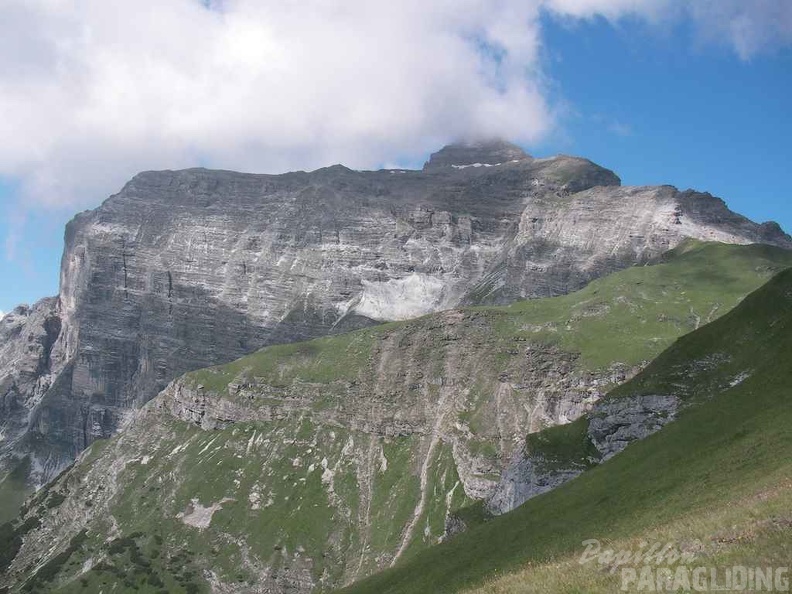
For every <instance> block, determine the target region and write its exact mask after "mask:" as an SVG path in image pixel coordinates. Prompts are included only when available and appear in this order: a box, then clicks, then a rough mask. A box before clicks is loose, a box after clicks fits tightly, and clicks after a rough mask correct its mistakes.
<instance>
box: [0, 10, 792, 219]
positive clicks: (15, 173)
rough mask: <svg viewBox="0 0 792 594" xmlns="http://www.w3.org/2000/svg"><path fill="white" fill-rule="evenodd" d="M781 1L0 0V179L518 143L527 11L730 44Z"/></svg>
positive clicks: (69, 188)
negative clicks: (622, 21)
mask: <svg viewBox="0 0 792 594" xmlns="http://www.w3.org/2000/svg"><path fill="white" fill-rule="evenodd" d="M791 4H792V3H790V2H787V1H786V0H753V1H752V2H744V1H742V0H400V1H399V2H393V1H392V0H346V1H344V2H333V1H331V0H301V1H300V2H296V1H295V0H279V1H275V0H211V1H207V0H169V1H168V2H155V1H154V0H114V1H113V2H107V1H106V0H78V1H77V2H75V1H73V0H72V1H68V0H3V2H2V8H1V10H2V19H0V113H2V114H3V117H2V118H0V138H2V139H3V140H2V142H0V176H5V177H10V178H14V179H16V180H18V181H19V185H20V188H21V190H22V192H23V194H24V195H25V196H26V200H28V201H32V202H37V203H40V204H42V203H43V204H68V205H69V206H70V207H76V206H81V205H93V204H95V203H97V202H98V201H99V200H100V199H101V198H103V197H104V196H106V195H108V194H109V193H111V192H112V191H114V190H116V189H117V188H118V187H120V185H121V184H122V183H123V181H124V180H125V179H127V178H128V177H129V176H130V175H132V174H133V173H135V172H136V171H138V170H141V169H150V168H157V169H162V168H178V167H187V166H193V165H196V164H206V165H210V166H212V167H226V168H233V169H241V170H251V171H278V170H286V169H291V168H297V167H299V168H306V169H309V168H313V167H317V166H321V165H326V164H329V163H333V162H344V163H346V164H348V165H350V166H354V167H366V166H374V165H377V164H378V163H381V162H383V161H386V160H387V161H390V160H392V159H394V158H401V159H410V158H417V157H419V156H421V155H423V154H424V153H425V152H426V151H427V150H429V149H432V148H435V147H436V146H438V145H439V144H441V143H442V142H444V141H446V140H449V139H452V138H455V137H462V136H471V135H504V136H507V137H509V138H511V139H513V140H516V141H518V142H523V143H527V144H530V143H531V142H533V141H535V140H537V139H540V138H541V137H543V136H544V135H546V134H547V133H548V132H549V131H550V130H552V129H553V124H554V118H553V106H550V105H548V103H547V101H546V99H545V95H544V93H543V75H542V72H541V68H540V64H539V60H538V51H539V47H540V43H541V21H540V16H541V14H542V11H543V10H549V11H550V12H552V13H553V14H555V15H560V16H564V17H569V18H587V17H591V16H594V15H603V16H605V17H606V18H610V19H613V20H617V19H619V18H621V17H623V16H625V15H637V16H639V17H641V18H646V19H649V20H652V21H662V20H664V19H671V18H691V19H693V20H694V21H695V23H697V27H698V28H699V29H700V30H701V31H702V34H703V35H705V36H706V37H707V38H711V39H716V40H717V39H724V38H725V39H728V40H730V43H731V44H732V45H733V47H734V48H735V51H737V52H738V53H739V54H740V55H741V56H743V57H746V58H747V57H750V56H752V55H753V54H754V53H755V52H757V51H761V50H762V49H765V48H767V47H769V46H772V45H775V44H779V43H787V42H789V41H790V38H792V33H790V29H792V25H791V23H792V18H790V5H791ZM207 6H209V7H210V8H207ZM75 7H76V8H75Z"/></svg>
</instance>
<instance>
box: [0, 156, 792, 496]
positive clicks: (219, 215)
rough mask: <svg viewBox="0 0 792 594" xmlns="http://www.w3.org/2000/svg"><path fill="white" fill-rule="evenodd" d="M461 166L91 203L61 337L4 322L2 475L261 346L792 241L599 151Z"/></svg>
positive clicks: (80, 440) (44, 466)
mask: <svg viewBox="0 0 792 594" xmlns="http://www.w3.org/2000/svg"><path fill="white" fill-rule="evenodd" d="M455 150H457V149H453V147H451V152H452V153H453V152H454V151H455ZM464 150H468V149H464ZM464 150H463V152H464ZM515 150H516V149H513V148H511V147H510V146H506V147H504V146H502V145H497V146H496V147H495V148H494V149H493V150H491V151H490V150H489V149H486V148H485V150H484V153H483V154H482V153H481V152H480V147H479V148H476V147H474V148H472V149H469V152H468V153H465V154H466V155H467V156H466V157H465V158H464V159H462V160H463V161H466V160H468V161H469V160H472V159H483V160H485V161H495V159H500V158H502V155H503V154H507V156H508V155H512V156H514V155H517V153H515V152H514V151H515ZM470 151H472V152H470ZM476 151H479V152H476ZM488 151H489V152H488ZM503 151H506V153H504V152H503ZM509 151H512V152H509ZM442 152H443V151H440V153H442ZM446 152H448V151H446ZM436 154H437V153H436ZM457 154H458V153H457ZM446 156H447V155H446ZM452 157H453V155H452ZM438 158H439V157H438ZM453 158H458V157H453ZM430 161H431V158H430ZM441 161H442V159H441ZM476 162H479V161H476ZM455 164H456V165H465V164H466V163H449V166H448V167H441V168H439V169H438V170H434V171H428V172H423V171H409V172H405V173H401V172H402V171H406V170H381V171H375V172H356V171H352V170H349V169H347V168H344V167H331V168H325V169H321V170H317V171H314V172H311V173H305V172H295V173H287V174H281V175H261V174H239V173H235V172H223V171H211V170H196V169H192V170H181V171H172V172H145V173H141V174H139V175H137V176H135V177H134V178H133V179H132V180H130V182H128V183H127V184H126V185H125V186H124V188H123V189H122V190H121V191H120V192H119V193H117V194H114V195H113V196H111V197H110V198H108V199H107V200H106V201H105V202H104V203H103V204H102V205H101V206H100V207H98V208H97V209H95V210H93V211H87V212H84V213H81V214H79V215H77V216H76V217H75V218H74V219H73V220H72V221H71V222H70V223H69V224H68V225H67V229H66V233H65V239H66V246H65V250H64V256H63V261H62V267H61V290H60V294H59V296H58V298H56V299H55V300H54V301H52V300H50V301H47V302H42V305H38V306H34V307H33V308H31V310H30V311H39V310H40V309H41V310H42V311H43V310H46V312H44V313H42V315H43V316H44V317H45V318H47V319H52V320H53V321H52V325H51V326H50V328H54V327H56V326H57V327H58V332H57V335H56V336H54V337H53V336H52V335H51V333H48V332H46V331H44V332H43V333H42V326H41V324H40V317H41V316H39V314H36V315H32V316H31V315H27V314H25V315H22V314H19V315H17V316H16V317H15V318H14V320H15V321H13V324H12V321H11V319H9V317H8V316H6V317H5V318H4V319H3V321H2V324H3V327H6V328H8V329H9V334H7V335H6V336H7V344H8V352H9V355H8V356H7V357H5V358H0V386H3V387H4V390H3V393H2V394H1V395H0V397H2V403H3V409H4V410H5V411H6V412H7V415H6V416H5V418H4V419H3V421H2V427H0V429H2V432H3V439H2V441H0V472H9V471H10V470H11V468H12V466H14V464H16V461H18V460H20V459H22V458H24V457H26V456H31V457H32V458H31V459H32V460H33V461H34V463H33V464H32V466H31V468H32V475H31V478H30V484H31V486H40V485H41V484H44V483H45V482H46V481H47V480H49V479H50V478H52V477H53V476H55V475H56V474H57V473H58V472H59V471H60V470H62V469H63V468H64V467H65V466H66V465H68V464H69V463H70V462H71V461H72V460H73V459H74V457H75V456H76V455H77V454H78V453H79V452H80V451H81V450H82V449H83V448H85V447H86V446H87V445H89V444H90V443H91V442H92V441H93V440H95V439H98V438H106V437H109V436H111V435H113V434H114V433H115V432H116V431H117V430H118V428H119V427H120V426H122V425H123V423H124V422H125V419H126V418H127V416H128V415H129V414H131V412H132V411H134V410H136V409H137V408H139V407H140V406H141V405H143V404H144V403H145V402H147V401H148V400H149V399H151V398H153V397H154V396H155V395H156V394H157V393H158V392H159V391H161V390H162V389H164V388H165V386H167V385H168V383H169V382H170V381H171V380H172V379H174V378H175V377H177V376H178V375H180V374H181V373H183V372H186V371H189V370H190V369H197V368H201V367H205V366H207V365H211V364H217V363H222V362H226V361H231V360H234V359H236V358H238V357H240V356H242V355H245V354H247V353H250V352H252V351H254V350H256V349H257V348H260V347H262V346H265V345H267V344H275V343H288V342H293V341H296V340H304V339H308V338H312V337H316V336H322V335H326V334H331V333H340V332H344V331H347V330H350V329H354V328H359V327H365V326H369V325H372V324H374V323H377V322H382V321H387V320H394V319H406V318H411V317H415V316H419V315H423V314H426V313H430V312H433V311H438V310H442V309H447V308H450V307H454V306H458V305H466V304H487V303H492V304H504V303H510V302H512V301H515V300H517V299H522V298H535V297H543V296H549V295H558V294H564V293H568V292H569V291H572V290H575V289H578V288H580V287H582V286H583V285H585V284H586V283H587V282H589V281H590V280H592V279H595V278H598V277H601V276H603V275H606V274H608V273H609V272H613V271H615V270H618V269H622V268H625V267H627V266H631V265H633V264H636V263H639V264H640V263H645V262H647V261H649V260H651V259H652V258H654V257H657V256H659V255H660V254H662V253H663V252H665V251H667V250H668V249H670V248H673V247H674V246H675V245H678V244H679V243H680V242H682V241H684V240H685V239H687V238H691V237H692V238H695V239H701V240H718V241H725V242H730V243H752V242H763V243H774V244H776V245H779V246H783V247H792V240H790V238H789V236H787V235H785V234H784V233H783V232H782V231H781V230H780V228H776V227H773V226H761V225H757V224H755V223H752V222H750V221H748V220H747V219H745V218H744V217H741V216H740V215H736V214H734V213H732V212H731V211H729V210H728V209H727V208H726V206H725V204H724V203H723V202H722V201H720V200H718V199H715V198H713V197H711V196H709V195H706V194H698V193H692V192H678V191H676V190H675V189H672V188H670V187H639V188H632V187H622V186H620V185H619V183H620V182H619V180H618V177H616V176H615V174H613V173H612V172H610V171H608V170H606V169H604V168H602V167H599V166H597V165H595V164H593V163H592V162H590V161H588V160H585V159H580V158H570V157H554V158H549V159H533V158H531V157H528V156H524V157H520V158H518V159H516V160H515V159H512V160H511V161H507V162H505V163H502V164H501V165H497V166H495V165H494V163H489V164H492V165H494V166H492V167H466V168H463V169H456V168H454V167H451V166H450V165H455ZM467 164H470V163H467ZM28 323H29V326H27V325H26V324H28ZM17 327H19V328H20V329H19V331H17V330H13V336H11V334H10V333H11V332H12V328H17ZM29 337H33V338H32V339H31V340H32V341H33V348H32V350H31V349H30V348H29V347H30V342H29V341H28V338H29ZM35 337H39V338H35ZM53 338H54V339H53ZM42 341H43V342H42ZM36 345H38V346H36ZM41 345H44V348H40V347H41ZM27 369H41V370H42V371H41V373H37V374H33V375H30V374H29V373H28V372H27V371H25V370H27Z"/></svg>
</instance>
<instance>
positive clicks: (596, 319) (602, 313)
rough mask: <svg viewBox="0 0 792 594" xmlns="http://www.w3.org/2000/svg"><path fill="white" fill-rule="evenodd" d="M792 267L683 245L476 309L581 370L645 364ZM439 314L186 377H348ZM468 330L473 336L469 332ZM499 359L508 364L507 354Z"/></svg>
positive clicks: (222, 384)
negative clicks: (580, 281) (572, 358)
mask: <svg viewBox="0 0 792 594" xmlns="http://www.w3.org/2000/svg"><path fill="white" fill-rule="evenodd" d="M789 267H792V252H790V251H788V250H783V249H780V248H775V247H772V246H766V245H747V246H739V245H726V244H719V243H701V242H697V241H693V240H690V241H687V242H685V243H683V244H682V245H681V246H679V247H678V248H676V249H675V250H672V251H671V252H669V253H668V254H667V255H666V256H665V258H664V261H661V262H658V263H656V264H654V265H651V266H636V267H633V268H629V269H627V270H624V271H621V272H617V273H615V274H612V275H610V276H607V277H605V278H601V279H598V280H595V281H593V282H592V283H590V284H589V285H588V286H587V287H585V288H584V289H582V290H580V291H578V292H576V293H572V294H570V295H564V296H559V297H554V298H546V299H538V300H531V301H521V302H518V303H515V304H513V305H510V306H505V307H477V308H471V309H470V310H468V311H471V312H476V313H477V314H478V318H477V320H478V322H479V325H480V323H481V320H482V318H483V319H484V320H486V322H487V323H488V324H489V327H487V328H486V330H487V331H488V332H490V331H491V332H492V333H493V336H492V338H494V339H496V340H497V339H502V340H503V341H505V342H514V341H532V342H540V343H545V344H550V345H556V346H558V347H559V348H561V349H563V350H564V351H567V352H572V353H579V354H580V356H581V358H582V362H583V363H584V365H585V366H586V368H587V369H592V370H593V369H601V368H603V367H607V366H609V365H610V364H612V363H613V362H614V361H619V362H622V363H624V364H627V365H634V364H638V363H640V362H642V361H649V360H651V359H653V358H654V357H655V356H657V354H659V353H660V352H661V351H662V350H663V349H664V348H665V347H667V346H668V345H669V344H670V343H671V342H672V341H673V340H674V339H676V338H677V337H678V336H680V335H682V334H685V333H687V332H690V331H692V330H695V329H696V328H698V327H700V326H702V325H704V324H706V323H708V322H711V321H713V320H715V319H717V318H718V317H720V316H721V315H723V314H724V313H726V312H727V311H729V310H730V309H731V308H733V307H734V306H735V305H736V304H737V303H739V301H740V300H741V299H742V298H743V297H744V296H745V295H747V294H748V293H749V292H751V291H753V290H755V289H757V288H758V287H760V286H761V285H762V284H763V283H764V282H766V281H767V280H768V279H770V277H772V276H773V275H774V274H776V273H778V272H779V271H781V270H783V269H785V268H789ZM435 319H437V314H435V315H429V316H426V317H424V318H421V319H420V320H413V321H409V322H395V323H389V324H384V325H382V326H377V327H374V328H367V329H364V330H359V331H356V332H351V333H349V334H345V335H342V336H332V337H324V338H319V339H316V340H313V341H310V342H305V343H297V344H288V345H279V346H273V347H267V348H265V349H262V350H261V351H259V352H257V353H254V354H253V355H250V356H248V357H243V358H242V359H239V360H237V361H235V362H233V363H230V364H227V365H222V366H218V367H210V368H207V369H203V370H200V371H196V372H192V373H189V374H187V376H186V377H187V378H189V379H190V380H192V381H194V382H196V383H198V384H201V385H204V386H205V387H206V388H207V389H210V390H214V391H218V392H222V391H225V389H226V388H227V386H228V384H229V383H232V382H233V381H234V380H237V379H239V378H240V377H259V378H264V379H265V380H266V381H267V383H269V384H270V385H274V386H285V385H288V384H291V383H293V382H295V381H301V382H307V383H324V384H327V383H332V382H334V381H342V380H353V379H355V378H357V376H358V374H359V373H360V371H361V369H362V368H364V367H365V366H366V364H367V363H368V362H369V361H370V358H371V354H372V349H373V348H374V347H375V345H376V343H377V341H378V340H379V339H380V338H381V337H382V336H384V335H388V334H389V333H391V332H394V331H400V330H402V329H405V328H407V329H409V328H411V327H414V326H415V325H416V324H420V323H424V324H429V325H431V324H433V323H434V322H433V320H435ZM470 330H474V329H473V328H471V329H470ZM504 350H505V351H506V352H503V353H501V354H502V355H503V357H504V358H508V356H509V353H508V349H504Z"/></svg>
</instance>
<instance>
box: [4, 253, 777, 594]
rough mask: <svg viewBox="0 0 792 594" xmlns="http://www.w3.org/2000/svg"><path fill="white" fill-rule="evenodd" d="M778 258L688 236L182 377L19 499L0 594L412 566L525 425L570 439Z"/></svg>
mask: <svg viewBox="0 0 792 594" xmlns="http://www.w3.org/2000/svg"><path fill="white" fill-rule="evenodd" d="M789 266H792V253H790V252H789V251H786V250H781V249H777V248H772V247H769V246H758V245H752V246H728V245H722V244H705V245H702V244H698V243H691V242H689V243H686V244H684V245H683V246H681V247H680V248H678V249H677V250H675V251H674V252H672V253H671V254H669V255H668V256H667V258H666V261H665V262H664V263H656V264H653V265H651V266H640V267H632V268H629V269H627V270H624V271H621V272H618V273H615V274H612V275H610V276H608V277H606V278H603V279H599V280H596V281H594V282H592V283H591V284H590V285H588V286H587V287H586V288H585V289H583V290H581V291H578V292H576V293H573V294H570V295H566V296H560V297H555V298H547V299H538V300H532V301H525V302H520V303H515V304H513V305H511V306H508V307H477V308H463V309H458V310H452V311H447V312H442V313H438V314H433V315H429V316H425V317H422V318H420V319H417V320H411V321H407V322H394V323H388V324H382V325H378V326H375V327H371V328H365V329H361V330H358V331H355V332H351V333H348V334H344V335H342V336H334V337H324V338H320V339H316V340H313V341H310V342H304V343H298V344H289V345H277V346H270V347H267V348H265V349H263V350H261V351H259V352H257V353H254V354H252V355H249V356H246V357H243V358H242V359H239V360H237V361H235V362H233V363H230V364H226V365H222V366H218V367H213V368H208V369H203V370H199V371H195V372H191V373H189V374H187V375H185V376H183V377H181V378H179V379H178V380H176V381H174V382H173V383H172V384H170V386H169V387H168V388H167V389H166V390H165V391H163V392H162V393H161V394H160V395H159V396H158V397H157V398H155V399H154V400H153V401H151V402H150V403H149V404H147V405H146V406H145V407H144V408H143V409H142V410H141V411H138V412H137V413H136V414H135V418H134V419H133V420H132V422H131V423H130V425H129V426H128V427H126V429H125V430H123V431H122V432H121V433H120V435H118V436H117V437H115V438H113V439H111V440H107V441H101V442H98V443H95V444H93V445H92V446H91V447H90V449H89V450H88V451H87V452H85V453H84V454H83V455H82V456H81V458H80V460H79V461H78V463H77V464H76V465H75V466H74V467H73V468H71V469H70V470H69V471H67V472H66V473H64V474H63V475H62V476H61V477H59V478H58V479H57V480H56V481H55V482H54V483H53V484H51V485H50V486H48V487H47V488H46V489H44V490H42V491H41V492H40V493H38V494H37V495H36V496H35V497H34V498H32V499H31V500H29V501H28V503H27V504H26V506H25V510H24V514H23V517H22V518H21V519H20V520H19V521H18V522H17V523H16V524H15V525H14V526H13V528H12V532H13V534H14V535H15V536H16V537H18V542H17V545H16V546H17V547H18V548H17V549H16V550H15V551H13V555H11V557H10V558H9V559H8V563H9V567H8V570H7V581H6V582H0V587H2V586H3V585H9V586H12V589H13V590H16V589H18V588H19V587H21V586H22V585H23V584H25V583H28V584H29V583H32V584H37V585H36V586H35V588H38V589H40V590H43V591H61V592H71V591H79V590H80V589H83V590H85V589H88V590H89V591H90V590H91V589H93V590H97V591H98V590H99V589H102V588H104V587H106V586H107V587H109V586H108V585H109V584H115V585H116V591H121V592H125V591H132V590H134V587H138V586H139V587H141V588H147V587H149V586H150V585H151V584H152V583H159V582H161V583H162V584H163V586H162V587H163V588H165V589H166V590H168V591H175V592H178V591H182V590H186V591H210V590H211V591H216V592H240V593H241V592H309V591H314V590H321V589H327V588H331V587H333V586H337V585H341V584H346V583H349V582H351V581H353V580H355V579H358V578H361V577H363V576H366V575H369V574H371V573H373V572H375V571H377V570H378V569H382V568H384V567H387V566H389V565H390V564H391V563H393V561H394V560H396V559H404V560H407V559H410V558H416V557H417V556H418V555H419V553H420V551H422V550H424V549H426V548H427V547H429V546H430V545H433V544H436V543H437V542H438V541H440V540H441V539H443V537H444V535H445V534H446V530H447V527H448V526H449V524H450V521H451V520H452V519H453V518H454V517H455V516H457V515H459V514H460V513H462V511H463V510H465V509H466V508H469V507H470V506H471V504H473V503H474V502H476V501H482V500H484V499H486V498H488V497H490V496H491V495H492V494H493V493H495V492H496V491H497V489H498V485H499V481H500V478H501V474H502V472H503V470H504V468H507V466H508V463H509V460H510V459H512V457H513V456H514V454H515V453H516V452H519V451H521V448H523V446H524V444H523V441H524V439H525V436H526V433H530V434H532V435H535V434H539V435H541V434H544V432H541V433H538V432H540V431H541V430H542V429H544V428H545V427H548V426H552V425H559V424H562V425H563V426H562V427H560V429H564V428H571V429H572V430H574V429H575V428H576V427H578V425H576V423H574V422H573V423H569V422H570V421H574V420H575V419H578V418H580V420H581V421H582V420H584V419H582V418H581V415H582V414H583V413H584V412H586V411H587V410H590V409H591V407H592V406H595V405H596V403H597V401H598V400H599V399H600V397H601V396H602V395H603V394H604V393H605V392H606V391H608V390H609V389H610V388H611V387H612V386H614V385H618V384H620V383H622V382H623V381H625V380H626V379H628V378H629V377H630V376H631V375H632V373H633V372H634V371H635V370H637V369H640V368H641V367H642V366H643V364H644V362H646V361H648V360H650V359H652V358H654V357H655V356H656V355H657V354H658V353H659V352H660V351H662V349H663V348H664V347H666V346H667V345H669V344H670V343H671V342H672V341H673V340H674V339H676V338H677V337H678V336H680V335H681V334H684V333H686V332H689V331H691V330H695V329H696V328H698V327H699V326H701V325H702V324H705V323H706V322H708V321H711V320H714V319H716V318H718V317H719V316H721V315H723V314H725V313H726V312H728V311H729V310H730V309H731V308H733V307H734V306H735V305H737V304H738V303H739V302H740V300H741V299H742V298H743V297H744V296H745V295H746V294H747V293H748V292H749V291H751V290H752V289H754V288H756V287H758V286H760V285H761V284H762V283H763V282H765V281H766V280H767V279H768V278H770V277H771V276H772V275H773V274H775V273H776V272H778V271H779V270H782V269H784V268H786V267H789ZM625 401H626V402H628V401H629V399H627V400H625ZM603 420H604V421H607V419H603ZM602 429H603V431H601V437H602V438H603V439H602V441H603V442H608V444H609V446H608V447H610V446H613V445H615V444H616V441H618V440H614V439H610V440H608V439H606V437H607V436H613V435H616V432H615V431H611V430H610V429H609V427H607V426H606V424H603V425H602ZM584 433H585V431H584ZM617 437H618V436H617ZM0 529H2V528H0ZM83 531H84V532H83ZM1 560H2V559H0V561H1ZM122 578H123V579H122ZM125 580H126V581H128V582H129V584H131V585H127V584H126V582H125ZM149 580H151V581H149ZM146 584H148V585H146ZM133 586H134V587H133ZM35 588H34V590H35ZM58 588H61V589H60V590H58Z"/></svg>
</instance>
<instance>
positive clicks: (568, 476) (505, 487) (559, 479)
mask: <svg viewBox="0 0 792 594" xmlns="http://www.w3.org/2000/svg"><path fill="white" fill-rule="evenodd" d="M584 470H585V467H583V466H577V465H572V464H570V465H569V467H568V468H548V467H547V466H546V465H545V461H544V460H543V459H542V457H541V456H537V455H533V454H530V453H528V452H526V451H525V450H524V449H521V450H518V451H516V452H515V453H514V457H513V458H512V461H511V463H510V464H509V466H508V467H507V468H506V469H505V470H504V472H503V475H502V476H501V479H500V482H498V486H497V488H496V489H495V492H494V493H493V495H492V497H490V498H489V499H488V500H487V503H486V508H487V510H488V511H489V512H490V513H492V514H493V515H500V514H505V513H506V512H509V511H511V510H513V509H515V508H517V507H519V506H521V505H522V504H523V503H525V502H526V501H528V500H529V499H533V498H534V497H536V496H537V495H541V494H542V493H546V492H548V491H552V490H553V489H555V488H556V487H559V486H560V485H563V484H564V483H566V482H567V481H570V480H572V479H573V478H575V477H576V476H577V475H579V474H580V473H582V472H583V471H584Z"/></svg>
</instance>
